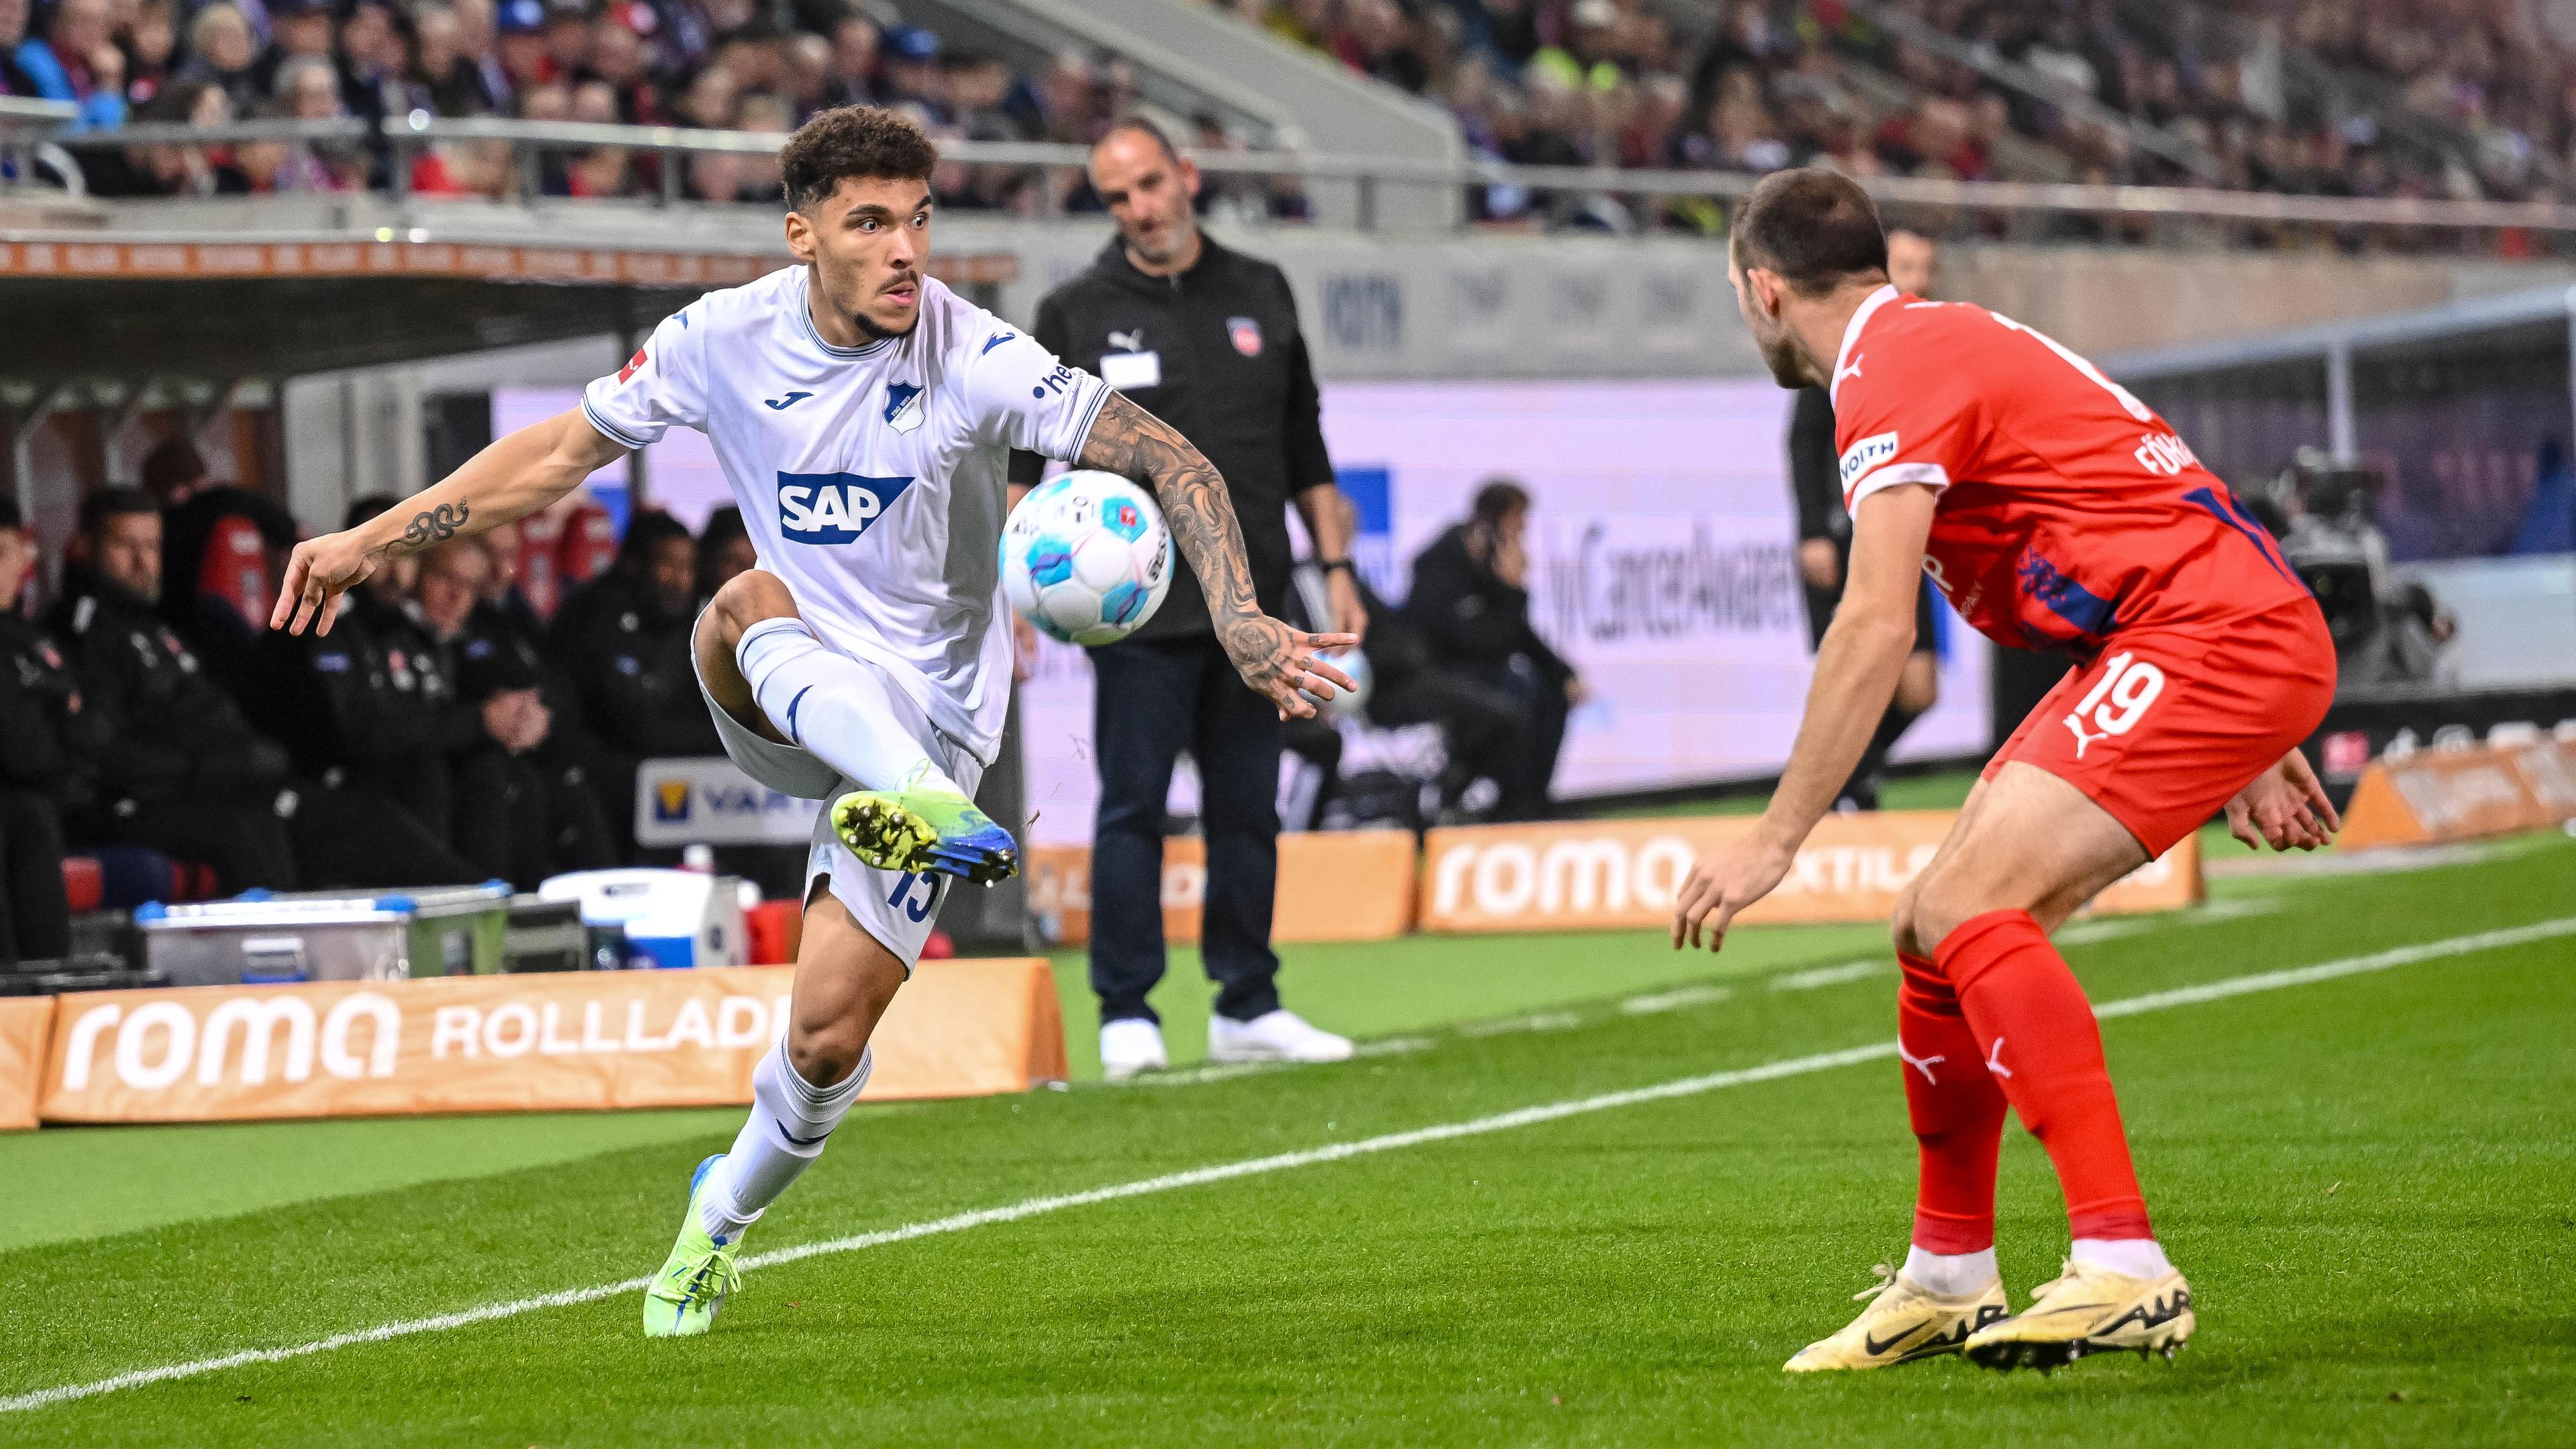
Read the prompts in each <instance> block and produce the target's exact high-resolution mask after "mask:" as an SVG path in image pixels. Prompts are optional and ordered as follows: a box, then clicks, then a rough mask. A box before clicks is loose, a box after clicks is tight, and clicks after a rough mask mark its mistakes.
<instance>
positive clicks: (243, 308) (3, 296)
mask: <svg viewBox="0 0 2576 1449" xmlns="http://www.w3.org/2000/svg"><path fill="white" fill-rule="evenodd" d="M693 241H695V242H698V243H699V244H697V245H692V244H691V243H692V242H693ZM710 243H712V244H710ZM786 260H787V257H786V255H785V252H784V250H783V248H775V247H773V248H764V249H759V250H753V249H748V248H744V247H741V246H739V245H735V246H730V247H728V246H725V245H724V243H723V242H720V241H714V239H697V238H685V237H683V238H672V239H665V240H663V241H662V242H660V243H659V244H657V243H655V242H653V241H649V240H645V239H643V238H639V237H634V236H614V237H600V236H598V235H597V234H593V235H592V236H590V237H587V238H584V237H581V236H579V235H573V236H566V237H564V238H563V240H562V241H561V242H560V243H549V244H532V243H531V242H530V241H529V240H528V239H527V238H526V237H525V236H522V237H519V238H514V239H511V240H507V241H488V240H459V239H455V238H453V237H450V236H442V235H438V234H433V233H432V232H430V231H428V230H425V229H421V228H416V227H415V228H411V229H409V230H406V231H399V232H398V231H396V230H394V229H393V228H390V227H376V228H369V229H363V230H361V229H339V230H317V231H310V232H298V233H270V234H256V233H253V234H245V233H244V232H242V231H239V230H236V229H232V228H226V227H207V228H204V229H197V230H190V231H167V232H151V233H146V232H140V231H124V230H118V229H102V230H89V229H83V230H0V316H5V317H7V318H8V319H9V332H10V342H9V345H8V346H7V347H5V348H0V403H5V405H6V407H7V409H8V411H9V412H10V413H12V414H14V415H20V416H23V415H25V414H28V413H33V412H43V411H49V410H51V409H53V408H55V407H61V406H72V407H79V406H84V405H89V404H91V403H94V402H96V401H98V400H99V399H100V397H101V395H103V394H104V395H112V396H115V397H121V398H140V397H142V396H143V395H144V394H145V393H147V392H152V393H169V394H186V395H193V396H197V397H205V396H208V395H210V394H213V395H223V394H229V393H230V392H232V391H233V390H234V389H236V388H238V387H240V386H242V385H243V384H245V383H254V384H257V383H268V384H274V383H277V382H280V381H283V380H284V379H287V378H290V377H296V376H300V375H303V374H307V373H314V372H325V371H333V370H337V369H342V368H352V367H371V366H380V365H386V364H392V363H401V362H413V361H420V360H424V359H428V358H434V357H443V356H450V355H454V354H458V353H466V352H475V351H481V350H485V349H489V348H495V347H507V346H516V345H520V344H525V343H535V342H548V341H556V340H561V339H564V338H572V337H584V336H596V335H598V334H601V333H613V334H620V335H632V334H635V333H639V332H641V331H643V330H645V329H647V328H649V327H650V326H651V325H652V324H653V323H655V322H658V321H659V320H661V319H662V318H663V317H665V316H668V315H669V314H670V313H672V312H674V311H676V310H678V309H679V308H680V307H681V306H683V305H685V304H686V303H687V302H688V301H690V300H691V299H692V298H695V297H696V296H698V295H699V294H701V293H703V292H705V291H706V290H708V289H709V288H711V287H724V286H732V285H736V284H738V283H741V282H745V281H749V280H751V279H752V278H753V277H756V276H758V275H760V274H761V273H763V272H765V271H768V270H770V269H772V268H774V267H777V266H779V265H781V264H783V263H784V262H785V261H786ZM930 270H931V272H932V274H933V275H935V276H938V277H940V278H941V279H942V280H945V281H948V282H950V283H951V284H952V285H970V284H977V283H1000V282H1004V281H1008V280H1010V279H1011V278H1012V277H1014V276H1016V275H1017V271H1018V260H1017V258H1016V257H1014V256H1012V255H1010V254H1007V253H995V254H962V255H949V256H942V257H937V258H934V259H933V265H932V267H931V268H930Z"/></svg>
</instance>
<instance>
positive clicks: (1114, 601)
mask: <svg viewBox="0 0 2576 1449" xmlns="http://www.w3.org/2000/svg"><path fill="white" fill-rule="evenodd" d="M1171 588H1172V535H1171V532H1170V530H1168V529H1166V528H1165V527H1164V526H1163V511H1162V510H1161V509H1159V508H1156V507H1155V506H1154V500H1153V499H1152V498H1151V497H1150V496H1148V495H1147V494H1146V492H1145V490H1144V489H1142V488H1139V487H1137V486H1136V485H1135V484H1133V483H1130V482H1128V481H1127V480H1126V479H1124V478H1121V477H1119V476H1118V475H1117V474H1115V473H1100V472H1094V471H1091V470H1089V469H1084V470H1081V471H1078V472H1072V473H1064V474H1059V475H1057V476H1056V477H1054V478H1050V479H1048V480H1047V481H1046V482H1044V483H1041V484H1039V485H1038V486H1037V487H1035V488H1033V489H1031V490H1029V496H1028V497H1026V498H1024V499H1021V500H1020V506H1019V507H1017V508H1015V509H1013V510H1011V517H1010V521H1009V522H1007V523H1005V524H1004V525H1003V526H1002V596H1003V597H1004V598H1006V599H1009V600H1010V601H1011V607H1012V608H1014V609H1016V610H1018V611H1019V614H1020V617H1021V618H1023V619H1026V620H1028V621H1029V623H1031V624H1032V625H1034V626H1036V627H1037V629H1038V631H1039V632H1041V633H1043V634H1046V635H1047V636H1049V637H1050V638H1055V639H1061V640H1063V641H1064V642H1065V643H1067V644H1080V645H1082V646H1083V647H1085V648H1090V647H1092V646H1094V645H1099V644H1111V643H1115V642H1117V641H1118V640H1120V639H1124V638H1126V637H1127V636H1128V635H1130V634H1133V633H1135V632H1136V631H1137V630H1138V629H1139V628H1142V627H1143V626H1144V623H1145V621H1146V620H1147V619H1150V618H1152V617H1154V610H1155V609H1156V608H1158V607H1160V606H1161V604H1162V602H1163V595H1165V594H1167V593H1169V592H1171Z"/></svg>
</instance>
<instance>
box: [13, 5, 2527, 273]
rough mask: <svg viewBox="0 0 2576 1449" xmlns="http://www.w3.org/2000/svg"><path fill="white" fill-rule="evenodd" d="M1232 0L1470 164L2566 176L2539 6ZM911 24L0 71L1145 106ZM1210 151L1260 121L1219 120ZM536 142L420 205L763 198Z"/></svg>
mask: <svg viewBox="0 0 2576 1449" xmlns="http://www.w3.org/2000/svg"><path fill="white" fill-rule="evenodd" d="M1208 3H1210V4H1212V5H1215V6H1216V7H1217V8H1220V9H1222V10H1225V11H1228V12H1231V13H1233V14H1234V15H1236V16H1238V17H1239V18H1241V19H1242V20H1244V21H1246V22H1247V23H1251V24H1256V25H1260V26H1262V27H1265V28H1267V29H1269V30H1271V31H1273V32H1275V33H1277V34H1278V35H1280V36H1282V37H1284V38H1286V39H1288V40H1290V41H1292V42H1294V43H1297V44H1301V45H1305V46H1309V47H1312V48H1313V49H1315V50H1317V51H1320V52H1322V53H1324V54H1326V55H1329V56H1332V57H1334V58H1335V59H1337V60H1338V61H1340V62H1341V63H1342V64H1344V65H1346V66H1348V67H1349V68H1350V69H1352V70H1354V71H1356V72H1360V73H1363V74H1366V75H1368V76H1371V77H1374V78H1375V79H1377V80H1380V81H1383V82H1385V83H1387V84H1389V85H1392V86H1396V87H1398V88H1400V89H1403V90H1406V91H1409V92H1412V93H1415V94H1418V95H1422V96H1424V97H1426V98H1429V99H1432V100H1435V101H1437V102H1439V103H1441V104H1443V105H1445V106H1446V107H1447V108H1448V109H1449V110H1450V111H1451V112H1452V113H1453V114H1454V115H1456V117H1457V118H1458V120H1459V122H1460V124H1461V126H1462V127H1463V129H1464V131H1465V135H1466V139H1467V141H1468V144H1469V146H1470V147H1471V149H1472V150H1473V151H1475V152H1476V153H1478V154H1480V155H1484V156H1489V157H1493V158H1497V159H1501V160H1507V161H1515V162H1526V163H1536V164H1553V165H1589V166H1616V167H1629V168H1634V167H1671V168H1683V169H1718V170H1727V171H1755V172H1758V171H1764V170H1770V169H1773V168H1776V167H1780V166H1786V165H1796V164H1804V163H1809V162H1818V161H1821V162H1826V163H1829V164H1833V165H1836V166H1839V167H1842V168H1844V169H1846V170H1850V171H1853V172H1856V173H1861V174H1884V175H1902V176H1916V177H1933V178H1955V179H1963V180H1984V179H2001V180H2076V181H2095V182H2122V183H2134V184H2182V183H2188V184H2198V185H2215V186H2221V187H2228V188H2237V189H2246V190H2258V191H2271V192H2287V193H2294V194H2311V195H2326V196H2365V197H2368V196H2389V197H2455V198H2456V197H2502V198H2515V197H2529V196H2555V195H2560V194H2564V193H2565V191H2566V189H2567V187H2566V183H2567V182H2568V181H2569V179H2570V178H2576V163H2571V159H2570V158H2571V153H2576V54H2571V51H2570V49H2569V47H2568V46H2567V45H2566V44H2564V43H2562V42H2561V41H2560V39H2559V38H2558V37H2557V36H2556V35H2555V34H2554V33H2553V32H2552V31H2551V30H2549V29H2548V28H2547V27H2546V26H2544V25H2542V24H2540V23H2539V22H2538V21H2536V20H2535V19H2534V18H2533V16H2532V6H2531V5H2530V3H2529V0H2374V3H2371V4H2367V5H2359V4H2350V3H2341V0H2179V3H2176V4H2171V5H2147V4H2142V3H2140V0H1884V4H1883V7H1882V5H1880V4H1861V3H1856V0H1208ZM31 5H32V6H33V7H34V8H33V9H32V10H31ZM891 13H893V12H891V11H890V10H884V9H874V10H862V9H861V8H859V7H858V6H857V5H856V4H855V3H853V0H0V93H11V94H29V95H41V96H47V97H51V98H55V99H59V100H65V101H70V102H72V103H74V104H76V105H77V106H78V107H79V113H80V122H79V124H80V125H81V126H82V127H85V128H89V129H112V128H114V127H117V126H119V125H121V124H124V123H126V122H128V121H162V122H182V123H195V124H200V125H206V124H216V123H221V122H224V121H228V120H234V119H239V118H245V117H258V116H274V117H292V118H299V119H307V120H324V119H330V118H334V117H349V118H354V119H356V120H359V121H364V122H374V121H378V120H381V119H382V118H384V117H387V116H403V115H410V114H414V113H426V114H430V115H436V116H442V117H462V116H501V117H514V118H521V119H527V120H538V121H595V122H625V123H642V124H674V125H684V126H692V127H703V128H708V129H730V130H744V131H755V132H761V131H766V132H778V133H783V132H786V131H788V130H791V129H793V128H794V127H795V126H796V125H798V124H799V123H800V122H802V121H803V120H804V119H805V118H806V117H807V116H809V115H811V114H812V113H813V112H815V111H816V110H818V109H821V108H823V107H827V106H832V105H839V104H844V103H849V102H858V101H868V102H880V103H884V104H889V105H896V106H901V107H905V108H907V109H909V110H911V111H912V112H913V113H914V114H915V115H916V116H917V117H918V118H919V119H920V120H921V121H922V122H923V123H924V124H925V125H926V126H928V127H929V128H930V129H931V130H932V131H933V133H934V134H935V135H937V136H940V137H942V138H948V139H968V140H977V141H1058V142H1088V141H1091V140H1093V139H1095V138H1096V137H1097V136H1098V135H1099V134H1100V133H1101V131H1102V130H1103V129H1104V128H1105V127H1106V126H1107V125H1108V124H1109V123H1110V122H1111V121H1112V120H1114V119H1116V118H1117V117H1119V116H1121V115H1124V114H1127V113H1129V112H1130V111H1132V110H1133V109H1135V108H1136V107H1137V105H1138V84H1137V76H1136V73H1135V70H1134V68H1133V66H1132V65H1131V64H1130V63H1128V62H1126V61H1123V60H1118V59H1112V58H1104V57H1099V56H1092V55H1086V54H1082V53H1066V54H1063V55H1059V56H1057V57H1055V58H1054V59H1053V60H1052V61H1050V62H1048V63H1045V64H1043V65H1040V66H1037V67H1034V68H1032V69H1029V70H1014V69H1013V68H1012V67H1011V66H1010V65H1008V64H1006V63H1004V62H1003V61H1002V60H999V59H997V58H995V57H992V56H989V55H981V54H967V53H960V52H957V51H952V50H950V49H949V48H948V47H947V46H946V45H945V44H944V43H943V41H942V39H941V37H940V36H939V35H938V34H937V33H936V32H934V31H932V30H930V29H926V28H922V27H919V26H907V25H886V24H880V23H879V20H878V19H877V18H873V17H874V16H877V15H888V14H891ZM1935 42H1937V43H1935ZM2319 77H2325V78H2326V79H2325V80H2324V81H2319V80H2318V78H2319ZM2296 80H2304V81H2306V82H2307V83H2306V84H2299V83H2294V81H2296ZM2321 86H2322V87H2323V89H2322V90H2321V89H2320V87H2321ZM2052 91H2053V92H2055V93H2056V95H2057V98H2056V99H2051V98H2050V93H2051V92H2052ZM2401 132H2402V133H2403V134H2402V135H2401V134H2399V133H2401ZM1193 139H1194V140H1195V141H1196V143H1197V144H1199V145H1200V146H1202V147H1210V148H1235V147H1240V145H1241V144H1242V143H1241V140H1240V138H1239V137H1236V136H1233V135H1230V134H1229V133H1228V132H1227V130H1226V128H1225V127H1224V126H1223V125H1222V124H1220V123H1219V122H1218V121H1217V120H1216V119H1215V118H1213V117H1203V118H1199V121H1198V124H1197V127H1196V133H1195V135H1194V138H1193ZM82 154H83V158H84V159H83V166H84V170H85V171H87V172H88V173H89V178H88V179H89V181H90V183H91V185H92V189H94V190H97V191H100V192H103V193H107V194H230V193H259V192H296V191H329V190H339V189H346V188H352V187H358V186H365V185H381V184H384V183H385V182H386V181H388V180H389V179H390V178H389V176H388V172H389V170H390V168H391V166H392V165H393V164H395V163H394V157H393V153H392V152H391V150H390V148H389V147H387V146H386V145H385V144H383V143H382V142H381V141H374V142H370V141H368V140H366V139H363V138H353V139H350V140H347V141H329V140H325V141H319V142H255V143H244V144H234V145H206V146H152V147H130V148H125V149H124V150H122V151H117V150H101V149H96V148H91V149H86V150H84V151H83V153H82ZM526 164H530V163H528V162H526V161H525V160H524V158H521V157H518V156H516V155H514V153H513V152H512V151H511V150H510V149H509V148H508V147H506V146H503V145H499V144H495V143H473V142H442V143H440V144H437V145H434V146H429V147H426V148H423V149H422V150H421V151H419V152H418V153H417V154H416V155H415V156H414V157H413V159H412V162H411V174H410V175H409V176H408V177H407V178H405V179H407V180H408V181H409V182H410V184H411V185H412V186H414V187H415V188H416V189H417V190H419V191H422V192H425V193H430V194H488V195H493V196H502V195H510V194H519V193H522V192H525V191H528V190H534V191H537V192H541V193H544V194H551V195H560V196H577V197H614V196H647V195H655V194H664V193H666V192H667V193H668V194H675V195H679V196H682V197H685V198H690V199H697V200H708V201H732V200H746V201H748V200H767V199H770V198H771V197H772V196H773V194H774V192H775V189H776V185H777V178H776V175H775V168H774V166H773V165H772V164H771V163H770V162H769V161H768V160H766V159H765V158H763V157H759V156H756V155H719V154H700V155H693V156H690V157H689V158H687V159H686V160H685V161H683V162H674V163H672V164H676V165H678V166H679V167H680V169H681V172H682V174H681V175H679V176H677V177H665V176H663V175H662V173H661V168H662V166H663V165H664V160H663V158H662V157H661V156H660V155H658V154H657V153H653V152H647V151H633V150H629V149H626V148H621V147H614V146H608V147H598V148H593V149H589V150H583V151H558V152H551V153H548V154H547V155H546V156H545V157H544V159H543V160H541V161H538V162H535V163H533V171H534V174H521V172H520V170H519V168H520V167H521V166H522V165H526ZM939 185H940V190H941V194H942V199H943V201H944V203H945V204H947V205H950V206H957V207H966V208H976V209H999V210H1006V211H1013V212H1018V213H1024V214H1026V213H1040V212H1049V211H1058V210H1087V209H1091V208H1093V207H1095V206H1096V205H1097V201H1096V198H1093V197H1091V196H1090V195H1089V194H1088V188H1087V186H1086V185H1085V184H1084V183H1083V181H1082V178H1081V175H1080V173H1079V172H1078V171H1075V170H1071V169H1061V170H1047V169H1041V168H1029V167H997V166H983V167H962V166H956V167H951V168H949V169H948V170H947V171H946V172H944V173H943V174H942V175H941V176H940V178H939ZM1209 201H1210V202H1211V204H1214V205H1224V206H1231V207H1235V208H1239V209H1240V210H1241V211H1243V212H1244V213H1246V214H1251V215H1259V216H1268V217H1289V218H1296V217H1302V216H1304V215H1305V214H1306V207H1305V203H1304V200H1303V198H1302V195H1301V194H1300V192H1299V191H1298V189H1297V188H1296V186H1295V185H1294V184H1293V182H1291V181H1288V180H1286V179H1282V180H1281V181H1278V182H1269V183H1265V182H1262V181H1258V180H1255V179H1250V178H1225V179H1222V180H1218V179H1215V178H1212V184H1211V187H1210V196H1209ZM1473 212H1474V215H1475V216H1476V217H1477V218H1478V219H1480V220H1483V221H1488V222H1503V223H1512V222H1534V221H1535V222H1550V223H1554V224H1559V225H1567V224H1571V225H1597V226H1604V227H1611V228H1614V229H1624V228H1627V227H1632V226H1638V225H1654V226H1683V227H1697V228H1713V227H1715V226H1717V225H1719V224H1720V222H1721V220H1722V214H1721V212H1720V211H1719V210H1718V208H1716V207H1715V206H1712V205H1709V204H1705V203H1692V202H1675V203H1664V204H1657V205H1656V206H1655V207H1654V208H1653V209H1652V210H1651V211H1642V212H1641V211H1637V210H1633V209H1631V208H1630V207H1629V206H1628V205H1625V204H1622V203H1620V202H1616V201H1612V200H1608V199H1606V198H1601V197H1594V196H1578V195H1557V196H1552V195H1548V194H1544V193H1541V194H1535V195H1534V194H1532V193H1531V192H1529V191H1527V190H1526V189H1523V188H1518V187H1512V186H1500V185H1497V186H1485V187H1481V188H1478V190H1477V191H1476V193H1475V196H1474V198H1473Z"/></svg>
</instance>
